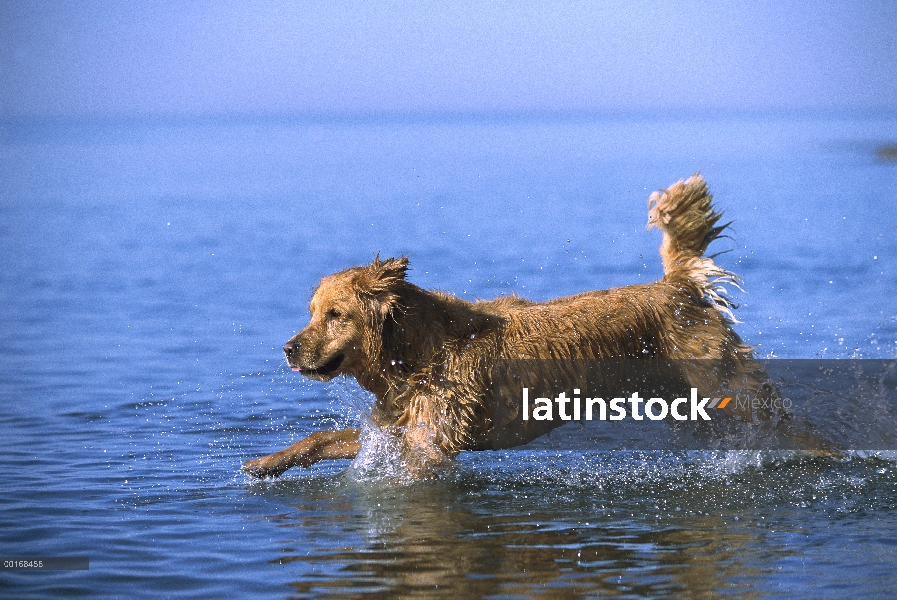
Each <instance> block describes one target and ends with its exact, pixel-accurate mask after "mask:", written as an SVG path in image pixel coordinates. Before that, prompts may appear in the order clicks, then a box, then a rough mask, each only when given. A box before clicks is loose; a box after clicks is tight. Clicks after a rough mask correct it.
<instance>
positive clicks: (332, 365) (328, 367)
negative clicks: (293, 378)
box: [293, 354, 346, 377]
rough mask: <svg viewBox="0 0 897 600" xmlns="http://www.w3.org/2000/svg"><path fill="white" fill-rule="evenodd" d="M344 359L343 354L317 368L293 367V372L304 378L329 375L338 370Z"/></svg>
mask: <svg viewBox="0 0 897 600" xmlns="http://www.w3.org/2000/svg"><path fill="white" fill-rule="evenodd" d="M345 358H346V355H345V354H337V355H336V356H334V357H333V358H331V359H330V360H328V361H327V362H326V363H324V364H323V365H321V366H319V367H314V368H311V367H293V370H294V371H299V372H300V373H302V374H303V375H305V376H306V377H310V376H312V375H330V374H331V373H333V372H334V371H336V370H337V369H339V368H340V365H342V364H343V360H344V359H345Z"/></svg>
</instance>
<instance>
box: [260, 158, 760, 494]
mask: <svg viewBox="0 0 897 600" xmlns="http://www.w3.org/2000/svg"><path fill="white" fill-rule="evenodd" d="M711 199H712V198H711V196H710V194H709V193H708V191H707V186H706V184H705V182H704V180H703V178H702V177H700V176H699V175H693V176H692V177H690V178H689V179H688V180H687V181H680V182H678V183H676V184H674V185H672V186H671V187H670V188H669V189H667V190H664V191H661V192H655V193H654V194H652V195H651V197H650V198H649V200H648V205H649V215H648V226H649V228H650V227H657V228H659V229H660V230H661V231H662V233H663V241H662V243H661V247H660V255H661V257H662V259H663V268H664V275H663V278H662V279H660V280H659V281H657V282H655V283H651V284H641V285H632V286H626V287H620V288H613V289H609V290H601V291H592V292H585V293H581V294H576V295H574V296H567V297H563V298H557V299H555V300H550V301H548V302H542V303H535V302H530V301H528V300H526V299H523V298H519V297H517V296H509V297H502V298H498V299H495V300H491V301H480V302H474V303H471V302H467V301H465V300H461V299H459V298H456V297H454V296H452V295H450V294H446V293H442V292H434V291H428V290H424V289H421V288H419V287H418V286H416V285H414V284H413V283H411V282H409V281H408V280H407V279H406V270H407V267H408V260H407V259H406V258H391V259H388V260H380V259H379V257H378V258H377V259H375V260H374V261H373V263H371V264H369V265H365V266H361V267H355V268H351V269H348V270H345V271H342V272H339V273H336V274H334V275H330V276H329V277H325V278H324V279H322V280H321V283H320V285H319V286H318V288H317V290H316V291H315V292H314V295H313V297H312V300H311V305H310V310H311V321H310V322H309V324H308V325H307V326H306V327H305V329H303V330H302V331H300V332H299V333H297V334H296V335H295V336H294V337H293V338H292V339H291V340H290V341H289V342H287V344H286V345H285V346H284V352H285V353H286V358H287V361H288V363H289V365H290V367H291V368H292V369H293V370H294V371H296V372H298V373H300V374H302V375H304V376H306V377H308V378H310V379H315V380H318V381H328V380H330V379H332V378H334V377H337V376H338V375H348V376H352V377H354V378H355V379H356V380H358V383H359V384H361V386H362V387H364V388H365V389H367V390H370V391H371V392H372V393H373V394H374V396H375V397H376V401H375V404H374V407H373V412H372V419H373V422H374V424H375V425H376V426H377V427H378V428H380V429H382V430H384V431H387V432H389V433H390V434H391V435H394V436H397V437H399V438H400V439H401V442H402V448H403V457H404V462H405V464H406V465H407V466H408V469H409V471H411V472H414V473H419V472H422V471H427V470H428V469H430V468H432V467H433V466H435V465H439V464H442V463H444V462H446V461H449V460H451V459H452V458H453V457H455V456H456V455H457V454H458V453H459V452H461V451H462V450H484V449H490V448H491V447H492V445H491V444H492V437H491V434H492V414H491V413H492V410H493V409H492V406H491V404H492V402H491V396H490V381H489V379H490V368H491V365H492V363H493V362H494V361H496V360H516V359H552V360H558V359H588V360H594V359H620V358H664V359H672V360H676V359H696V358H697V359H723V360H731V361H736V362H738V361H744V362H745V363H748V362H751V361H752V360H753V359H752V357H751V349H750V348H749V347H748V346H746V345H744V344H743V343H742V341H741V339H740V338H739V336H738V335H737V334H736V333H735V331H734V330H733V329H732V322H733V321H734V319H733V317H732V312H731V310H732V308H733V307H732V305H731V303H730V302H729V301H728V299H727V298H726V297H725V296H724V295H723V292H722V291H721V287H720V285H719V284H720V283H723V284H725V283H733V282H734V281H735V275H734V274H733V273H731V272H729V271H726V270H724V269H722V268H720V267H719V266H718V265H717V264H716V263H715V262H714V261H713V259H712V257H709V256H705V254H704V253H705V251H706V249H707V246H708V245H709V244H710V243H711V242H712V241H713V240H715V239H717V238H718V237H719V235H720V233H721V232H722V231H723V230H724V229H725V227H726V225H718V222H719V220H720V216H721V215H720V213H718V212H716V211H715V210H714V208H713V206H712V204H711ZM359 433H360V431H359V430H358V429H343V430H339V431H319V432H317V433H314V434H312V435H310V436H308V437H307V438H305V439H303V440H302V441H300V442H298V443H296V444H294V445H292V446H290V447H289V448H286V449H285V450H281V451H280V452H277V453H275V454H271V455H269V456H265V457H262V458H258V459H255V460H250V461H248V462H246V463H245V464H244V465H243V469H244V470H245V471H246V472H247V473H249V474H251V475H253V476H256V477H265V476H277V475H280V474H281V473H283V472H284V471H285V470H287V469H289V468H291V467H294V466H309V465H311V464H314V463H315V462H317V461H319V460H322V459H335V458H353V457H355V455H356V454H357V452H358V451H359V449H360V442H359Z"/></svg>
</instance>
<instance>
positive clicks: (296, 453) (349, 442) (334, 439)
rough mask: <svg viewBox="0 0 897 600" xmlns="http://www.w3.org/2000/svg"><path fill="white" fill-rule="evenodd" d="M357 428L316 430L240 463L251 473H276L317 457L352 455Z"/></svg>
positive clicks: (356, 445) (307, 464) (357, 445)
mask: <svg viewBox="0 0 897 600" xmlns="http://www.w3.org/2000/svg"><path fill="white" fill-rule="evenodd" d="M360 433H361V430H360V429H341V430H339V431H316V432H315V433H313V434H311V435H310V436H308V437H307V438H305V439H304V440H302V441H299V442H296V443H295V444H293V445H292V446H290V447H289V448H284V449H283V450H281V451H280V452H275V453H274V454H269V455H268V456H263V457H261V458H256V459H254V460H248V461H246V462H245V463H243V470H244V471H246V472H247V473H248V474H249V475H252V476H253V477H277V476H279V475H280V474H281V473H283V472H284V471H286V470H287V469H289V468H290V467H310V466H311V465H313V464H315V463H316V462H318V461H319V460H325V459H337V458H355V455H356V454H358V450H359V449H360V448H361V442H359V441H358V436H359V434H360Z"/></svg>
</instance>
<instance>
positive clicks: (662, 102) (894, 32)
mask: <svg viewBox="0 0 897 600" xmlns="http://www.w3.org/2000/svg"><path fill="white" fill-rule="evenodd" d="M895 24H897V2H893V1H890V0H887V1H880V2H873V1H870V2H828V1H822V2H804V1H801V2H790V1H777V2H771V1H765V0H764V1H760V2H709V3H703V2H686V1H680V2H668V3H655V2H633V1H626V2H553V1H546V2H533V3H528V2H458V1H453V2H427V1H417V2H357V3H342V2H333V3H331V2H314V3H312V2H277V1H274V2H165V1H158V0H147V1H142V2H111V1H110V2H92V1H78V2H63V1H59V2H4V3H2V6H0V75H2V76H0V116H5V117H10V116H50V115H56V116H73V115H74V116H85V115H87V116H89V115H215V114H301V115H308V114H312V115H314V114H338V115H343V114H359V113H360V114H369V113H400V114H402V113H443V112H450V113H507V112H511V113H526V112H545V111H550V112H557V111H577V112H633V111H635V112H637V111H662V110H676V111H697V112H705V111H715V110H751V111H753V110H783V109H784V110H801V109H810V110H820V109H822V110H827V109H844V108H846V109H859V110H864V109H887V110H893V109H897V25H895Z"/></svg>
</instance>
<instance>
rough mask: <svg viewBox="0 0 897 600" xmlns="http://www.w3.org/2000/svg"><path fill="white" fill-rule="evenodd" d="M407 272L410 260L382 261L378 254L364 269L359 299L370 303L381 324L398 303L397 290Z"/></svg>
mask: <svg viewBox="0 0 897 600" xmlns="http://www.w3.org/2000/svg"><path fill="white" fill-rule="evenodd" d="M407 270H408V259H407V258H405V257H404V256H403V257H401V258H388V259H386V260H380V255H379V254H378V255H377V257H376V258H374V262H372V263H371V264H370V265H368V266H367V267H364V268H363V270H362V273H361V277H360V278H359V279H358V280H357V283H356V285H357V287H358V295H359V297H361V298H362V299H363V300H366V301H367V302H369V303H370V305H371V307H372V308H373V309H374V312H375V313H378V316H379V319H380V322H381V323H382V320H383V319H385V318H386V315H387V314H389V312H390V311H391V310H392V309H393V308H394V307H395V305H396V302H397V301H398V295H397V293H396V292H397V289H396V288H397V287H398V284H399V283H401V282H402V281H404V280H405V272H406V271H407Z"/></svg>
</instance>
